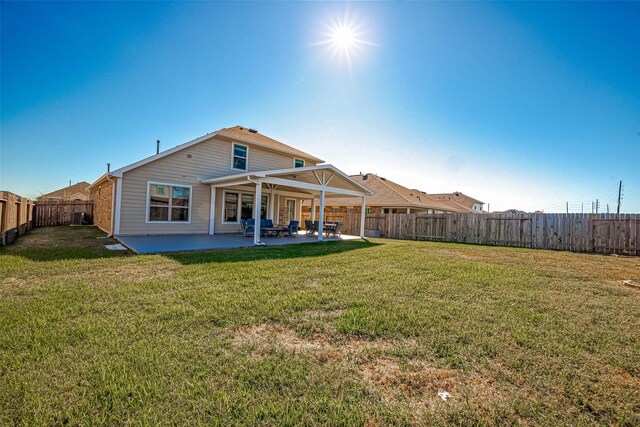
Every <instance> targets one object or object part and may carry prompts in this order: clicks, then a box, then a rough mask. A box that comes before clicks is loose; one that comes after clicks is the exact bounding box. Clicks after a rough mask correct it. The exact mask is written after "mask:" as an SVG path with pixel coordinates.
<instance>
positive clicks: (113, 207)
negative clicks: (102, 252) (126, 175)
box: [107, 172, 116, 237]
mask: <svg viewBox="0 0 640 427" xmlns="http://www.w3.org/2000/svg"><path fill="white" fill-rule="evenodd" d="M112 176H113V175H111V174H110V173H108V172H107V181H109V182H110V183H111V232H110V233H109V235H108V236H107V237H113V228H114V226H115V215H116V182H115V181H113V180H112V179H111V177H112Z"/></svg>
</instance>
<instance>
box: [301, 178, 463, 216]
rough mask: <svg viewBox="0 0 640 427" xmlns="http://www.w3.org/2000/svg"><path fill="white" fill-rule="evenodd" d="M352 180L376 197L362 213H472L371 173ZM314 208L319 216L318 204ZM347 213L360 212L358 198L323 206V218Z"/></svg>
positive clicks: (367, 202)
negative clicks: (326, 215) (325, 215)
mask: <svg viewBox="0 0 640 427" xmlns="http://www.w3.org/2000/svg"><path fill="white" fill-rule="evenodd" d="M351 178H352V179H353V180H354V181H356V182H358V183H360V184H362V185H363V186H365V187H367V188H368V189H370V190H371V191H373V192H374V193H375V195H372V196H368V197H367V198H366V205H367V206H368V207H367V208H366V212H365V213H416V212H425V213H443V212H465V213H471V212H473V210H472V209H469V208H467V207H465V206H461V205H459V204H457V203H456V202H454V201H448V200H439V199H436V198H434V197H432V195H430V194H427V193H425V192H424V191H420V190H415V189H413V190H412V189H409V188H407V187H404V186H402V185H400V184H397V183H395V182H393V181H391V180H388V179H386V178H383V177H381V176H377V175H375V174H372V173H365V174H358V175H352V176H351ZM313 204H314V206H316V209H315V210H316V212H318V208H317V203H313ZM310 206H311V202H305V207H304V208H303V209H304V211H305V212H309V211H311V209H310ZM350 212H360V202H359V200H358V199H357V198H354V197H339V198H332V199H331V200H329V201H327V204H326V205H325V213H326V214H342V213H350ZM312 216H315V215H312Z"/></svg>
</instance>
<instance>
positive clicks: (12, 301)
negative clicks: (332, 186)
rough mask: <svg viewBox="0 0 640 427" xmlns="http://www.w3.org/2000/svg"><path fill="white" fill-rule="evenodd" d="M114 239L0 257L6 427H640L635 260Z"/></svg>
mask: <svg viewBox="0 0 640 427" xmlns="http://www.w3.org/2000/svg"><path fill="white" fill-rule="evenodd" d="M98 236H100V232H99V231H97V230H95V229H94V228H90V227H59V228H49V229H37V230H34V231H31V232H30V233H28V234H27V235H25V236H22V237H21V238H20V239H19V240H18V241H17V242H16V244H15V245H13V246H9V247H7V248H4V249H2V250H1V252H0V425H25V426H26V425H29V426H31V425H67V424H68V425H152V424H153V425H155V424H170V425H220V426H227V425H256V424H258V425H388V424H393V425H405V424H406V425H412V424H413V425H505V424H527V425H628V426H632V425H639V424H640V397H639V396H640V328H639V327H638V325H639V324H640V292H638V291H637V290H634V289H631V288H627V287H623V286H622V284H621V282H622V280H624V279H634V280H636V281H640V259H638V258H623V257H617V258H616V257H607V256H596V255H586V254H572V253H568V252H551V251H540V250H527V249H514V248H499V247H486V246H472V245H456V244H441V243H430V242H412V241H398V240H395V241H394V240H385V239H373V240H371V241H370V242H363V241H345V242H325V243H318V244H308V245H290V246H278V247H267V248H265V247H260V248H245V249H238V250H226V251H210V252H198V253H181V254H167V255H148V256H146V255H145V256H132V255H131V254H129V253H122V252H111V251H106V250H104V248H103V246H102V245H103V244H105V243H110V242H109V241H108V239H98V238H97V237H98ZM438 391H448V392H449V393H450V394H451V398H450V399H449V400H448V401H447V402H444V401H442V400H441V399H440V398H439V397H438V395H437V393H438Z"/></svg>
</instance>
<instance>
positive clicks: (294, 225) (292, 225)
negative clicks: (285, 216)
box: [282, 221, 300, 236]
mask: <svg viewBox="0 0 640 427" xmlns="http://www.w3.org/2000/svg"><path fill="white" fill-rule="evenodd" d="M299 228H300V221H289V225H288V226H286V227H282V231H283V232H284V233H287V234H288V235H289V236H293V235H294V234H298V230H299Z"/></svg>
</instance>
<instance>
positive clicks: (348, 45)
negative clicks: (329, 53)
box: [329, 25, 358, 50]
mask: <svg viewBox="0 0 640 427" xmlns="http://www.w3.org/2000/svg"><path fill="white" fill-rule="evenodd" d="M329 42H330V43H331V44H332V45H334V46H335V47H336V48H337V49H340V50H353V49H354V48H355V47H356V44H357V43H358V38H357V37H356V30H355V28H353V27H350V26H347V25H338V26H335V27H334V28H332V29H331V37H330V39H329Z"/></svg>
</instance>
